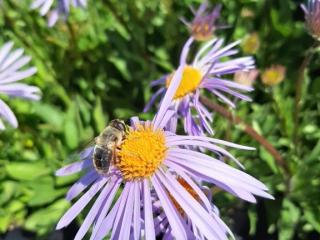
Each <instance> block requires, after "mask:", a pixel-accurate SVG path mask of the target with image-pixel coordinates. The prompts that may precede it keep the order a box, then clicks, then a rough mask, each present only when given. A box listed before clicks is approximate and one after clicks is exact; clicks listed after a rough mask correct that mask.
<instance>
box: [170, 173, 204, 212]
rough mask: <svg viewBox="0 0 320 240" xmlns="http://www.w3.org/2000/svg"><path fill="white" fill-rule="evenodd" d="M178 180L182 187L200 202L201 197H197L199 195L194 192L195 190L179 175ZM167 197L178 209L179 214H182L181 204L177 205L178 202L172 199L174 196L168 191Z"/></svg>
mask: <svg viewBox="0 0 320 240" xmlns="http://www.w3.org/2000/svg"><path fill="white" fill-rule="evenodd" d="M177 180H178V182H179V183H180V184H181V186H182V187H184V189H185V190H186V191H187V192H188V193H189V194H190V195H191V196H192V197H193V198H194V199H195V200H197V201H198V202H200V203H201V199H200V197H199V195H198V194H197V193H196V191H195V190H194V189H193V188H192V187H191V186H190V185H189V184H188V183H187V182H186V181H185V180H184V179H183V178H181V177H178V179H177ZM169 197H170V199H171V201H172V203H173V205H174V206H175V207H176V209H177V210H178V212H179V213H180V214H181V216H184V214H185V213H184V211H183V209H182V208H181V206H180V205H179V203H178V202H177V201H176V200H175V199H174V197H173V196H172V195H171V194H170V193H169Z"/></svg>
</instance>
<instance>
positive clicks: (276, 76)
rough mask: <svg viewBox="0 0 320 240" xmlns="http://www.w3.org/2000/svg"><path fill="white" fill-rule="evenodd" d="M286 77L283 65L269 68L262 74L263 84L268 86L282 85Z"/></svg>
mask: <svg viewBox="0 0 320 240" xmlns="http://www.w3.org/2000/svg"><path fill="white" fill-rule="evenodd" d="M285 75H286V68H285V67H284V66H282V65H273V66H271V67H269V68H267V69H266V70H265V71H264V72H263V73H262V74H261V79H262V82H263V83H264V84H265V85H267V86H275V85H277V84H279V83H281V82H282V81H283V80H284V78H285Z"/></svg>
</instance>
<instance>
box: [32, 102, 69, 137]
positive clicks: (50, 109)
mask: <svg viewBox="0 0 320 240" xmlns="http://www.w3.org/2000/svg"><path fill="white" fill-rule="evenodd" d="M34 111H35V114H36V115H37V116H38V117H40V118H41V119H42V120H43V121H44V122H45V123H48V124H50V125H51V126H52V129H53V130H54V131H60V130H61V129H62V126H63V113H62V112H61V111H60V110H59V109H58V108H57V107H55V106H52V105H49V104H44V103H37V104H35V105H34Z"/></svg>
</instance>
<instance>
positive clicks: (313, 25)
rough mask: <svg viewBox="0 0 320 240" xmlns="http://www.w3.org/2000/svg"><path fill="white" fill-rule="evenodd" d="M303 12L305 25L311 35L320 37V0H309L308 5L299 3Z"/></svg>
mask: <svg viewBox="0 0 320 240" xmlns="http://www.w3.org/2000/svg"><path fill="white" fill-rule="evenodd" d="M301 8H302V9H303V11H304V13H305V18H306V26H307V28H308V31H309V33H310V35H311V36H312V37H314V38H315V39H317V40H319V39H320V0H309V1H308V5H307V6H305V5H304V4H301Z"/></svg>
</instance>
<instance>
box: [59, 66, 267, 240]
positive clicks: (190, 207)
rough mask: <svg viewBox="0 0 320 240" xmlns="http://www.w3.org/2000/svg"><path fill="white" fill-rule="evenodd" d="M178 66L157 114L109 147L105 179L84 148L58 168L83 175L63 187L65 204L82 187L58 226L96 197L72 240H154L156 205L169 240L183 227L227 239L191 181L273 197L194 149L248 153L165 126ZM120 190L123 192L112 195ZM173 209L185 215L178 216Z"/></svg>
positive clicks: (134, 123)
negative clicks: (75, 159) (111, 151)
mask: <svg viewBox="0 0 320 240" xmlns="http://www.w3.org/2000/svg"><path fill="white" fill-rule="evenodd" d="M184 61H185V60H183V61H182V62H184ZM184 68H185V66H184V64H182V65H181V66H180V67H179V68H178V69H177V71H176V72H175V74H174V76H173V77H172V79H171V84H170V86H169V88H168V90H167V93H166V94H165V96H164V98H163V100H162V103H161V105H160V107H159V110H158V112H157V114H156V115H155V116H154V118H153V119H152V120H151V121H141V120H139V119H138V118H137V117H134V118H132V119H131V124H130V126H128V128H129V130H128V131H127V133H126V136H125V138H124V139H123V141H121V143H120V144H119V146H117V149H115V158H114V160H113V161H112V162H111V167H110V170H109V173H108V174H106V175H101V174H98V172H97V171H96V169H95V168H94V166H93V164H92V152H93V148H89V149H87V150H86V151H84V153H83V154H82V156H81V158H82V161H80V162H76V163H73V164H71V165H68V166H66V167H64V168H62V169H60V170H58V172H57V175H69V174H73V173H76V172H79V171H82V170H86V174H85V175H84V176H83V177H82V178H81V179H80V180H79V181H78V182H76V183H75V184H74V185H73V186H72V187H71V189H70V190H69V192H68V194H67V199H68V200H71V199H74V198H75V197H77V196H79V195H80V193H82V192H85V191H86V190H87V191H86V192H85V193H84V194H83V195H82V196H81V197H80V198H79V199H78V200H77V202H76V203H75V204H74V205H73V206H72V207H71V208H70V209H69V210H68V211H67V212H66V213H65V215H64V216H63V217H62V218H61V219H60V221H59V223H58V225H57V228H58V229H60V228H62V227H65V226H67V225H68V224H69V223H70V222H71V221H72V220H73V219H75V217H76V216H77V215H78V214H79V213H80V212H81V211H82V210H83V209H84V208H85V207H86V205H87V204H88V203H89V202H90V201H91V200H92V199H93V198H94V197H95V195H97V194H98V192H100V194H99V195H98V196H97V198H96V200H95V202H94V204H93V206H92V208H91V209H90V211H89V213H88V215H87V216H86V218H85V220H84V223H83V224H82V225H81V227H80V229H79V231H78V233H77V235H76V237H75V239H81V238H83V237H84V235H85V234H86V232H87V231H88V229H89V228H90V226H91V225H93V230H92V236H91V239H103V238H104V237H105V236H107V235H108V234H109V233H110V232H111V239H123V240H126V239H141V238H144V239H155V236H156V229H155V220H154V211H153V208H152V206H153V203H154V202H155V201H158V202H159V204H160V206H161V208H162V209H163V212H164V214H165V216H166V218H167V220H168V223H169V226H170V229H171V232H172V235H173V236H174V237H175V238H176V239H189V236H193V235H190V234H192V233H190V224H192V226H194V227H195V228H196V229H197V230H198V231H199V232H200V233H201V234H203V236H204V237H205V238H206V239H227V237H228V233H227V232H226V231H223V230H221V229H222V226H221V225H220V224H217V219H216V217H217V216H216V215H212V211H211V208H210V206H209V205H208V202H207V201H206V200H203V201H202V199H204V198H203V197H202V196H203V194H202V190H201V188H200V187H199V186H198V185H197V183H196V181H195V179H197V180H198V179H201V180H203V181H206V182H209V183H214V184H216V185H217V186H219V187H221V188H223V189H225V190H227V191H228V192H230V193H232V194H234V195H235V196H238V197H240V198H242V199H245V200H248V201H251V202H255V198H254V196H253V195H257V196H262V197H266V198H272V197H271V196H270V195H269V194H268V193H266V190H267V188H266V187H265V185H264V184H262V183H261V182H259V181H258V180H256V179H255V178H253V177H251V176H249V175H248V174H246V173H244V172H242V171H240V170H237V169H235V168H233V167H230V166H229V165H227V164H226V163H224V162H221V161H220V160H217V159H215V158H214V157H211V156H209V155H206V154H204V153H201V152H198V151H197V150H196V149H198V148H199V147H202V148H206V149H208V150H209V151H210V152H212V153H213V154H215V155H223V156H227V157H230V158H231V159H233V160H235V161H236V162H238V161H237V160H236V159H235V158H234V157H233V156H232V155H231V154H230V153H228V152H227V151H226V150H225V149H224V148H222V147H221V146H219V145H224V146H229V147H235V148H239V149H247V150H250V149H251V148H248V147H244V146H240V145H236V144H233V143H229V142H225V141H222V140H218V139H213V138H208V137H201V136H180V135H176V134H175V133H174V132H171V131H167V130H166V129H165V126H166V125H167V124H168V121H169V120H170V119H171V118H172V116H173V115H174V114H175V112H174V111H172V110H170V103H171V101H172V99H173V97H174V95H175V92H176V90H177V89H178V87H179V84H180V81H181V77H182V73H183V70H184ZM186 146H191V147H195V148H192V149H195V150H192V149H188V148H186ZM177 176H178V177H179V179H183V181H184V182H187V183H188V184H189V186H191V187H192V189H193V191H195V193H196V194H197V196H199V198H197V197H195V195H194V194H193V193H192V192H190V190H187V189H186V185H185V184H183V181H182V182H181V181H179V180H178V179H177ZM121 186H123V190H122V192H121V193H120V196H119V197H118V198H116V193H117V192H118V190H119V189H121V188H122V187H121ZM173 199H175V201H173ZM112 203H114V204H112ZM177 204H178V205H179V206H180V207H181V210H182V211H183V212H184V213H185V216H182V215H181V214H180V212H179V210H178V209H177V208H176V206H177ZM186 219H188V221H186Z"/></svg>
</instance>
